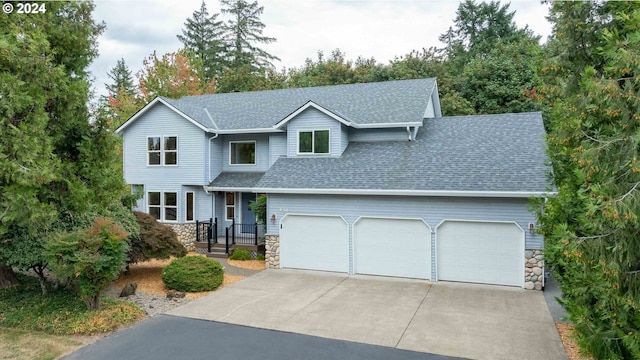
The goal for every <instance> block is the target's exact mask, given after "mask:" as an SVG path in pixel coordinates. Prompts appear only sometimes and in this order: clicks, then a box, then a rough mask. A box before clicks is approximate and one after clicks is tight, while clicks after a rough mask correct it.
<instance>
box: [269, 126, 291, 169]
mask: <svg viewBox="0 0 640 360" xmlns="http://www.w3.org/2000/svg"><path fill="white" fill-rule="evenodd" d="M281 156H287V134H271V135H270V136H269V167H271V165H273V163H274V162H276V160H278V158H279V157H281Z"/></svg>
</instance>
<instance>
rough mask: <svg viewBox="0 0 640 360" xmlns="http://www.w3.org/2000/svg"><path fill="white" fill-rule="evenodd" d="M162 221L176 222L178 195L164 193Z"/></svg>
mask: <svg viewBox="0 0 640 360" xmlns="http://www.w3.org/2000/svg"><path fill="white" fill-rule="evenodd" d="M164 220H165V221H178V194H177V193H174V192H166V193H164Z"/></svg>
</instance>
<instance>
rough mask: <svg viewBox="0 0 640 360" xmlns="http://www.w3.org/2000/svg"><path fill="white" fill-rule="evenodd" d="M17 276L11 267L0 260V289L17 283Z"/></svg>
mask: <svg viewBox="0 0 640 360" xmlns="http://www.w3.org/2000/svg"><path fill="white" fill-rule="evenodd" d="M18 283H19V282H18V278H17V277H16V274H14V273H13V269H11V267H9V266H6V265H5V264H4V263H1V262H0V289H6V288H8V287H11V286H15V285H18Z"/></svg>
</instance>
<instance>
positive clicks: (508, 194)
mask: <svg viewBox="0 0 640 360" xmlns="http://www.w3.org/2000/svg"><path fill="white" fill-rule="evenodd" d="M251 191H253V192H255V193H271V194H315V195H386V196H443V197H489V198H491V197H495V198H530V197H547V196H554V195H557V192H545V191H452V190H394V189H389V190H383V189H290V188H288V189H287V188H252V189H251Z"/></svg>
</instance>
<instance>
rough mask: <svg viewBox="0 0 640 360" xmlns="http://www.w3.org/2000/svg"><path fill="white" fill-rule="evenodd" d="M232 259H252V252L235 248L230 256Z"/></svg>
mask: <svg viewBox="0 0 640 360" xmlns="http://www.w3.org/2000/svg"><path fill="white" fill-rule="evenodd" d="M229 259H231V260H251V259H252V257H251V252H250V251H249V250H247V249H235V250H233V254H231V256H229Z"/></svg>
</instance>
